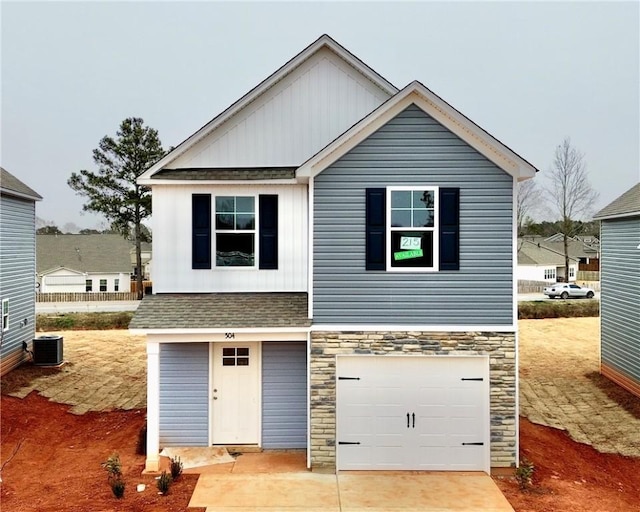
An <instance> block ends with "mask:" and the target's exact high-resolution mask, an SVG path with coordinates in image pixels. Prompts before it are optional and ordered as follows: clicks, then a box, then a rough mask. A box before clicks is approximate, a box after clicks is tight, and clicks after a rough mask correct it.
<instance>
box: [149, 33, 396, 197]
mask: <svg viewBox="0 0 640 512" xmlns="http://www.w3.org/2000/svg"><path fill="white" fill-rule="evenodd" d="M325 47H326V48H328V49H329V50H331V51H332V52H333V53H335V54H336V55H337V56H338V57H340V58H341V59H343V60H344V61H345V62H346V63H347V64H349V65H350V66H351V67H353V68H354V69H356V70H357V71H359V72H360V73H361V74H362V75H364V76H365V77H366V78H367V79H369V80H370V81H371V82H373V83H374V84H375V85H376V86H377V87H379V88H380V89H381V90H382V91H385V92H387V93H388V94H390V95H392V94H395V93H397V92H398V89H397V88H396V87H395V86H394V85H393V84H391V83H390V82H388V81H387V80H385V79H384V78H383V77H382V76H380V75H379V74H378V73H376V72H375V71H374V70H373V69H371V68H369V67H368V66H367V65H366V64H364V63H363V62H362V61H360V60H359V59H358V58H357V57H355V56H354V55H353V54H351V53H350V52H349V51H347V50H346V49H345V48H343V47H342V46H340V45H339V44H338V43H337V42H336V41H334V40H333V39H332V38H331V37H329V36H328V35H326V34H324V35H322V36H320V37H319V38H318V39H317V40H316V41H315V42H313V43H312V44H310V45H309V46H307V47H306V48H305V49H304V50H302V51H301V52H300V53H298V54H297V55H296V56H295V57H293V58H292V59H291V60H290V61H289V62H287V63H286V64H285V65H284V66H282V67H281V68H280V69H278V70H277V71H276V72H275V73H273V74H271V75H270V76H269V77H267V78H266V79H265V80H263V81H262V82H261V83H260V84H258V85H257V86H256V87H254V88H253V89H252V90H250V91H249V92H248V93H247V94H245V95H244V96H242V97H241V98H240V99H239V100H237V101H236V102H235V103H233V104H232V105H231V106H229V107H228V108H227V109H226V110H224V111H223V112H222V113H220V114H219V115H217V116H216V117H214V118H213V119H212V120H211V121H209V122H208V123H207V124H205V125H204V126H203V127H202V128H200V129H199V130H198V131H196V132H195V133H194V134H192V135H191V136H190V137H188V138H187V139H185V140H184V141H183V142H181V143H180V144H178V146H177V147H176V148H175V149H174V150H173V151H171V152H170V153H169V154H168V155H166V156H165V157H164V158H161V159H160V160H159V161H158V162H156V163H155V164H154V165H152V166H151V167H150V168H149V169H148V170H147V171H146V172H144V173H143V174H141V175H140V177H139V178H138V180H137V183H138V184H139V185H150V184H152V183H155V182H152V181H151V180H150V178H151V177H152V176H153V175H154V174H155V173H156V172H158V171H159V170H160V169H162V168H163V167H166V166H167V165H168V164H169V163H171V162H173V161H174V160H176V159H177V158H178V157H179V156H180V155H182V154H184V153H185V152H186V151H187V150H189V149H190V148H191V147H193V146H194V145H195V144H197V143H198V142H199V141H200V140H202V139H203V138H205V137H206V136H207V135H209V134H210V133H211V132H213V131H214V130H215V129H216V128H218V127H219V126H221V125H222V124H223V123H224V122H226V121H227V120H228V119H230V118H231V117H233V116H234V115H236V114H237V113H238V112H240V110H242V109H243V108H244V107H246V106H247V105H249V104H250V103H251V102H253V101H254V100H255V99H256V98H258V97H259V96H260V95H262V94H263V93H265V92H266V91H267V90H269V89H270V88H271V87H273V86H274V85H276V83H277V82H279V81H280V80H282V79H283V78H284V77H285V76H287V75H289V74H290V73H291V72H293V71H294V70H295V69H296V68H297V67H299V66H300V65H301V64H302V63H303V62H305V61H306V60H307V59H309V58H310V57H311V56H312V55H314V54H315V53H317V52H319V51H320V50H322V48H325Z"/></svg>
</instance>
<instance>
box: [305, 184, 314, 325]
mask: <svg viewBox="0 0 640 512" xmlns="http://www.w3.org/2000/svg"><path fill="white" fill-rule="evenodd" d="M314 197H315V180H314V179H313V178H309V186H308V201H307V203H308V204H307V210H308V213H307V218H308V224H309V225H308V229H307V244H308V247H307V308H308V314H307V317H308V318H309V319H312V318H313V233H314V231H313V220H314V204H313V202H314Z"/></svg>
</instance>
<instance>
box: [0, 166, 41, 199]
mask: <svg viewBox="0 0 640 512" xmlns="http://www.w3.org/2000/svg"><path fill="white" fill-rule="evenodd" d="M0 190H2V193H3V194H10V195H17V196H19V197H26V198H29V199H33V200H34V201H39V200H40V199H42V196H41V195H40V194H38V193H37V192H36V191H35V190H33V189H32V188H31V187H28V186H27V185H25V184H24V183H22V182H21V181H20V180H19V179H18V178H16V177H15V176H14V175H13V174H11V173H10V172H9V171H6V170H4V169H3V168H2V167H0Z"/></svg>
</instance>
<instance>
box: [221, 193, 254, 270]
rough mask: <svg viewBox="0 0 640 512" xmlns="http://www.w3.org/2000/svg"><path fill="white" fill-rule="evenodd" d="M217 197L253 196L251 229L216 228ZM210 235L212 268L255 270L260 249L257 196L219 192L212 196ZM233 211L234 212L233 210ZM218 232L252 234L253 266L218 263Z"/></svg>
mask: <svg viewBox="0 0 640 512" xmlns="http://www.w3.org/2000/svg"><path fill="white" fill-rule="evenodd" d="M218 197H234V198H235V197H253V229H233V230H231V229H217V228H216V220H217V219H216V216H217V214H218V211H217V209H216V199H217V198H218ZM211 199H212V217H213V219H212V225H213V226H212V227H213V229H212V235H213V237H212V238H213V240H212V246H213V251H212V254H211V256H212V260H213V261H212V263H213V265H212V268H215V269H216V270H223V269H224V270H230V271H234V270H257V269H258V261H259V253H258V251H259V250H260V248H259V240H258V238H259V237H258V226H259V224H258V210H259V205H258V201H259V197H258V195H257V194H220V195H218V196H212V198H211ZM234 213H235V212H234ZM218 233H221V234H230V233H235V234H248V233H250V234H252V235H253V266H249V265H218V256H217V253H218V247H217V246H218Z"/></svg>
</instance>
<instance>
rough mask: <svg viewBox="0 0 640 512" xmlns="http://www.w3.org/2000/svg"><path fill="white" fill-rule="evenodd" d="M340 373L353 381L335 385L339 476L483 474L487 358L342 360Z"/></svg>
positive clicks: (485, 456)
mask: <svg viewBox="0 0 640 512" xmlns="http://www.w3.org/2000/svg"><path fill="white" fill-rule="evenodd" d="M337 371H338V376H339V377H340V376H345V375H346V376H349V377H351V378H352V379H353V380H338V382H337V391H336V393H337V404H336V407H337V410H336V414H337V441H338V446H337V456H338V469H396V470H399V469H422V470H425V469H432V470H447V469H464V470H467V471H470V470H475V471H478V470H484V471H486V470H488V460H489V458H488V444H489V443H488V441H489V440H488V428H489V421H488V418H489V414H488V407H489V405H488V403H489V400H488V399H489V387H488V358H486V357H458V356H442V357H423V356H410V357H407V356H353V357H351V356H342V357H338V362H337ZM463 378H468V379H474V380H469V381H466V380H464V381H463V380H462V379H463ZM356 379H359V380H356ZM366 411H368V412H366ZM407 414H409V418H407ZM414 417H415V420H414ZM408 419H409V422H407V420H408ZM371 434H373V435H371ZM340 441H348V442H359V443H360V444H359V445H341V444H340V443H339V442H340ZM483 442H486V445H479V446H475V445H469V446H463V445H462V443H483Z"/></svg>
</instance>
